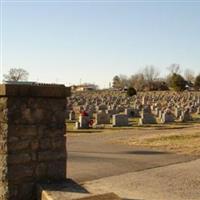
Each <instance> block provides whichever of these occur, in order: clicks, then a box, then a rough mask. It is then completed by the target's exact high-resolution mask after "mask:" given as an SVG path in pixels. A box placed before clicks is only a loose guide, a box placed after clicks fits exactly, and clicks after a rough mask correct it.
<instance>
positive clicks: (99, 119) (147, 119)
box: [76, 109, 200, 129]
mask: <svg viewBox="0 0 200 200" xmlns="http://www.w3.org/2000/svg"><path fill="white" fill-rule="evenodd" d="M130 110H131V109H126V112H125V114H114V115H110V114H108V113H106V112H99V113H97V114H95V123H93V117H91V116H82V115H80V116H79V120H78V122H76V128H77V129H79V128H89V127H93V125H103V124H110V123H112V126H113V127H121V126H129V117H133V116H134V115H135V113H136V114H137V116H138V111H137V112H134V111H133V110H132V112H128V111H130ZM199 111H200V109H198V114H200V112H199ZM127 113H129V115H128V114H127ZM158 119H159V120H160V122H161V123H172V122H175V120H176V117H175V115H174V114H173V113H172V112H171V111H170V110H165V111H164V112H163V113H162V112H160V116H159V117H158ZM91 120H92V123H91ZM191 120H192V116H191V115H190V113H189V109H187V110H184V111H181V112H180V115H179V117H178V121H180V122H187V121H191ZM111 121H112V122H111ZM156 123H157V118H156V116H155V115H153V114H152V113H151V112H147V111H145V110H143V111H142V113H141V117H140V118H139V125H143V124H156Z"/></svg>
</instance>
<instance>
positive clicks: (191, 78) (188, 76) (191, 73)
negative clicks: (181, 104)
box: [184, 69, 195, 82]
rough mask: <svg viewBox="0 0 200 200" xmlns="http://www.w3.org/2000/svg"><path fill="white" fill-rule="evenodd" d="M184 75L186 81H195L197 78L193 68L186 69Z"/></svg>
mask: <svg viewBox="0 0 200 200" xmlns="http://www.w3.org/2000/svg"><path fill="white" fill-rule="evenodd" d="M184 77H185V80H186V81H189V82H194V80H195V73H194V71H192V70H191V69H186V70H185V72H184Z"/></svg>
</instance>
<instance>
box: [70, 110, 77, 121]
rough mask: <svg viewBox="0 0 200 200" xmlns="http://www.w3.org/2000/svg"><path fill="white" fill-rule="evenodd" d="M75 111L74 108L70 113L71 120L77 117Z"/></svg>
mask: <svg viewBox="0 0 200 200" xmlns="http://www.w3.org/2000/svg"><path fill="white" fill-rule="evenodd" d="M75 116H76V115H75V112H74V111H73V110H72V111H71V112H70V113H69V120H75V119H76V117H75Z"/></svg>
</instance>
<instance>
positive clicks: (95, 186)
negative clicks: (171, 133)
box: [84, 159, 200, 200]
mask: <svg viewBox="0 0 200 200" xmlns="http://www.w3.org/2000/svg"><path fill="white" fill-rule="evenodd" d="M199 166H200V159H197V160H194V161H190V162H185V163H179V164H174V165H169V166H164V167H159V168H154V169H149V170H144V171H140V172H131V173H127V174H122V175H118V176H112V177H107V178H102V179H98V180H94V181H89V182H86V183H85V184H84V187H85V188H86V189H87V190H88V191H90V192H91V193H95V194H103V193H107V192H114V193H115V194H117V195H119V196H120V197H121V198H123V199H124V200H199V199H200V167H199Z"/></svg>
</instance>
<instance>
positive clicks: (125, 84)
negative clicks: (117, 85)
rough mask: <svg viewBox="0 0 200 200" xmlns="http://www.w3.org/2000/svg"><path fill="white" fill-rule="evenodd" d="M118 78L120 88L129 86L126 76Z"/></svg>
mask: <svg viewBox="0 0 200 200" xmlns="http://www.w3.org/2000/svg"><path fill="white" fill-rule="evenodd" d="M119 78H120V82H121V87H122V88H124V87H128V85H129V79H128V77H127V76H126V75H123V74H120V75H119Z"/></svg>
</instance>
